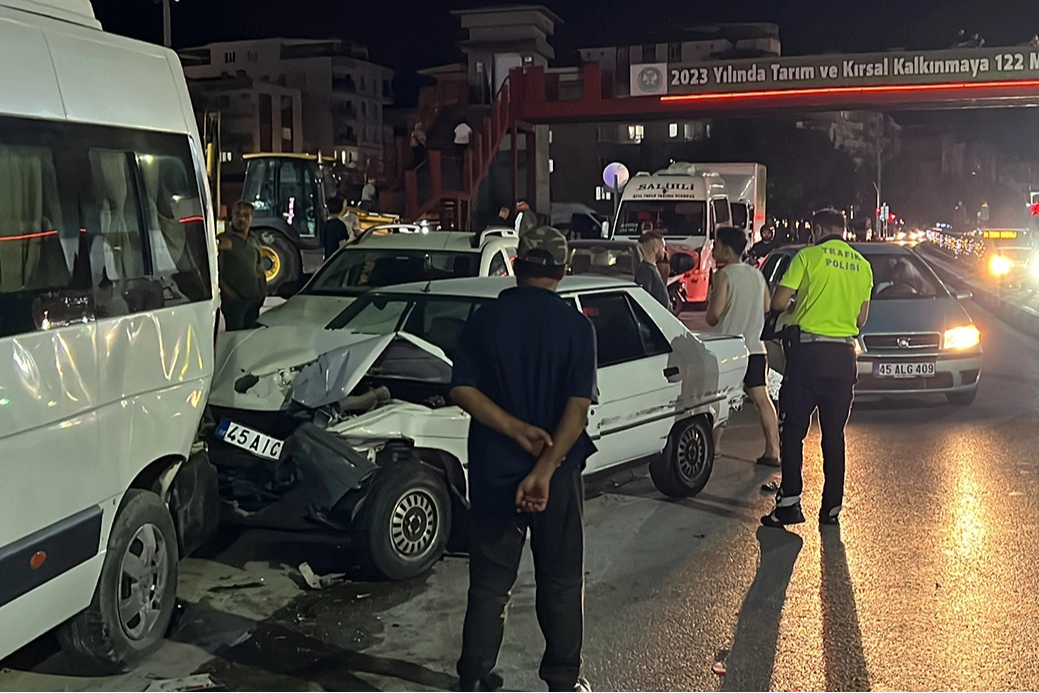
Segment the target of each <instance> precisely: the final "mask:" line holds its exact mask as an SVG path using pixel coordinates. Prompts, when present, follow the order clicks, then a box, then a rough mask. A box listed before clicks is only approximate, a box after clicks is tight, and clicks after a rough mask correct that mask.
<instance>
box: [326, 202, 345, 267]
mask: <svg viewBox="0 0 1039 693" xmlns="http://www.w3.org/2000/svg"><path fill="white" fill-rule="evenodd" d="M344 206H345V204H344V203H343V198H341V197H339V196H335V197H330V198H328V221H326V222H325V228H324V230H323V231H322V235H323V238H322V241H323V242H324V246H325V259H326V260H327V259H328V258H330V257H332V255H334V254H335V252H336V251H337V250H339V248H340V247H342V246H343V244H345V243H346V242H347V241H348V240H349V239H350V234H349V233H348V232H347V230H346V224H344V223H343V220H342V219H340V218H339V217H340V216H341V215H342V214H343V207H344Z"/></svg>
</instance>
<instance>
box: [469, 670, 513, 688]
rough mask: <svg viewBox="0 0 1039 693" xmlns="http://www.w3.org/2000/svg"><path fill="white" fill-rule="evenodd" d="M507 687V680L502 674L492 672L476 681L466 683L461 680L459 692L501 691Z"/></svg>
mask: <svg viewBox="0 0 1039 693" xmlns="http://www.w3.org/2000/svg"><path fill="white" fill-rule="evenodd" d="M504 685H505V679H503V678H502V677H501V674H499V673H497V672H495V671H492V672H491V673H489V674H487V675H486V676H484V677H483V678H482V679H478V680H476V681H464V680H461V679H459V681H458V690H460V691H500V690H501V689H502V686H504Z"/></svg>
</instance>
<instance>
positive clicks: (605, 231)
mask: <svg viewBox="0 0 1039 693" xmlns="http://www.w3.org/2000/svg"><path fill="white" fill-rule="evenodd" d="M602 237H603V238H609V237H610V222H609V220H607V221H604V222H603V223H602Z"/></svg>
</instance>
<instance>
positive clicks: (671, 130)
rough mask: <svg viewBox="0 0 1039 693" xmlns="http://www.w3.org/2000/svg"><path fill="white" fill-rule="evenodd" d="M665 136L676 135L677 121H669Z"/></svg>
mask: <svg viewBox="0 0 1039 693" xmlns="http://www.w3.org/2000/svg"><path fill="white" fill-rule="evenodd" d="M667 136H668V137H672V138H674V137H678V123H671V124H670V125H668V126H667Z"/></svg>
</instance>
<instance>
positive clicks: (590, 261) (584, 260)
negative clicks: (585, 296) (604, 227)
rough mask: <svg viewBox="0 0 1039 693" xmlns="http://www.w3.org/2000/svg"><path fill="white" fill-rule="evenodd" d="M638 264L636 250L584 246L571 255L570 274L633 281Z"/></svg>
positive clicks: (574, 249)
mask: <svg viewBox="0 0 1039 693" xmlns="http://www.w3.org/2000/svg"><path fill="white" fill-rule="evenodd" d="M637 264H638V253H637V252H636V251H635V249H634V248H616V247H614V248H611V247H607V246H598V245H596V246H582V247H579V248H573V250H572V251H571V253H570V274H597V275H604V276H608V277H624V278H626V279H631V278H632V277H633V276H634V274H635V266H636V265H637Z"/></svg>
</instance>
